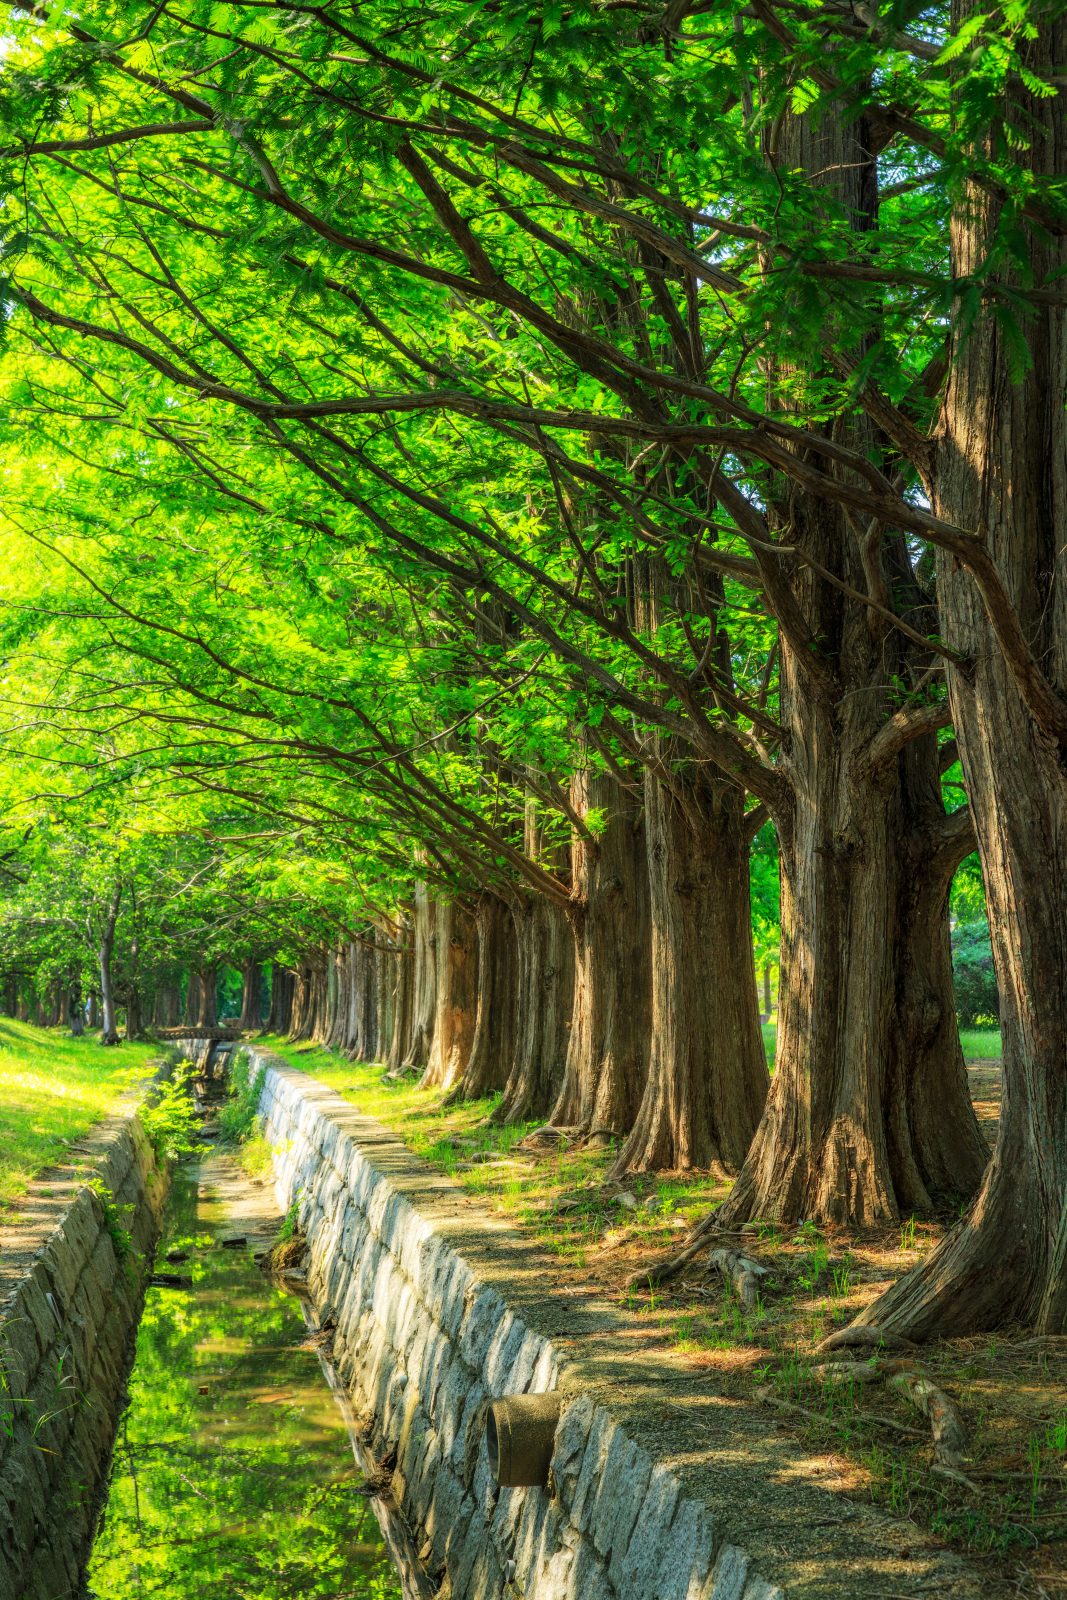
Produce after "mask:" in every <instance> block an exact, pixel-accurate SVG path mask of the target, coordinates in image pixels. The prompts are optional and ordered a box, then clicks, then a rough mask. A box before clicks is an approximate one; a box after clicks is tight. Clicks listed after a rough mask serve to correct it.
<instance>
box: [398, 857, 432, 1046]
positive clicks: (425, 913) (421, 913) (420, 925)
mask: <svg viewBox="0 0 1067 1600" xmlns="http://www.w3.org/2000/svg"><path fill="white" fill-rule="evenodd" d="M412 959H413V961H414V964H415V971H414V992H413V997H412V1021H411V1042H410V1044H409V1045H408V1049H407V1052H406V1054H405V1056H404V1060H403V1062H402V1066H403V1067H405V1068H408V1069H414V1068H417V1067H425V1066H426V1065H427V1063H428V1062H429V1059H430V1050H431V1048H432V1046H433V1030H434V1021H435V1018H436V1016H437V901H436V900H435V899H434V898H433V896H431V894H430V893H429V890H428V889H427V887H426V885H425V884H424V883H417V884H416V885H415V936H414V950H413V956H412Z"/></svg>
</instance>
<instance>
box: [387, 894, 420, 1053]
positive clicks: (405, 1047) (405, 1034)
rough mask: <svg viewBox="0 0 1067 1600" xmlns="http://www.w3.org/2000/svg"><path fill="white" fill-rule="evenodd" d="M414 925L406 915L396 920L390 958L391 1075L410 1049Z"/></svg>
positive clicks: (413, 978) (412, 1015)
mask: <svg viewBox="0 0 1067 1600" xmlns="http://www.w3.org/2000/svg"><path fill="white" fill-rule="evenodd" d="M413 931H414V930H413V926H412V924H411V922H410V921H409V919H408V917H407V916H406V915H402V916H401V917H400V921H399V928H398V933H397V949H396V954H395V955H394V957H393V971H394V979H393V983H394V996H395V998H394V1001H393V1034H392V1038H391V1039H390V1040H389V1054H388V1057H387V1064H388V1068H389V1071H390V1072H391V1073H397V1072H399V1071H400V1068H401V1064H402V1063H403V1061H404V1060H405V1058H406V1056H407V1054H408V1051H409V1050H410V1049H411V1046H412V1030H413V1024H414V1001H415V960H414V953H413V951H412V949H411V939H412V935H413Z"/></svg>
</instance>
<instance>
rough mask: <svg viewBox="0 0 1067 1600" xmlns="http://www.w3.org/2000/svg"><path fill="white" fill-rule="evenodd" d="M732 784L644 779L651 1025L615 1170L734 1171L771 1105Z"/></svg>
mask: <svg viewBox="0 0 1067 1600" xmlns="http://www.w3.org/2000/svg"><path fill="white" fill-rule="evenodd" d="M744 805H745V795H744V791H743V790H742V789H740V788H738V787H737V786H736V785H734V784H727V783H692V782H690V781H688V780H687V779H685V778H683V777H681V776H679V778H678V781H677V782H676V783H675V784H674V785H673V787H670V788H669V787H668V786H667V785H666V784H665V783H663V782H662V781H661V780H660V779H659V778H658V777H657V776H656V775H655V773H653V772H651V771H648V772H646V776H645V814H646V831H647V837H648V869H649V881H650V889H651V921H652V951H651V975H652V997H651V1007H652V1013H651V1014H652V1027H651V1057H650V1065H649V1074H648V1082H647V1084H646V1086H645V1093H644V1097H643V1099H642V1101H641V1109H640V1112H639V1114H638V1117H637V1121H636V1123H635V1125H634V1128H633V1131H632V1132H631V1134H630V1137H629V1139H628V1140H627V1141H626V1144H625V1145H624V1147H623V1149H622V1151H621V1152H620V1154H619V1158H618V1160H617V1162H616V1163H615V1166H614V1168H613V1169H612V1170H613V1173H614V1174H615V1175H616V1176H621V1175H622V1174H624V1173H626V1172H635V1171H637V1172H643V1171H649V1170H652V1169H663V1168H674V1169H681V1168H687V1167H704V1168H707V1167H717V1168H724V1169H725V1170H727V1171H729V1172H736V1171H737V1170H738V1168H739V1167H740V1166H741V1163H742V1162H743V1161H744V1159H745V1155H746V1154H747V1151H748V1147H749V1145H750V1144H751V1142H752V1136H753V1134H754V1133H755V1131H756V1127H757V1125H758V1123H759V1119H760V1114H761V1113H762V1111H763V1104H764V1101H765V1100H766V1097H767V1081H768V1077H767V1064H766V1058H765V1056H764V1051H763V1040H762V1037H761V1035H760V1030H759V1012H758V1009H757V1005H756V975H755V969H754V966H753V961H752V927H751V903H750V894H749V877H748V853H749V841H748V830H747V827H746V823H745V815H744Z"/></svg>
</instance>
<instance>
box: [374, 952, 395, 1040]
mask: <svg viewBox="0 0 1067 1600" xmlns="http://www.w3.org/2000/svg"><path fill="white" fill-rule="evenodd" d="M388 938H389V935H388V933H387V932H386V931H385V930H384V929H383V928H379V929H378V930H377V940H378V942H377V945H376V947H375V951H374V972H375V978H376V982H377V995H376V1005H375V1017H376V1021H377V1028H376V1030H375V1040H374V1056H373V1060H374V1061H376V1062H380V1063H382V1064H383V1065H384V1063H385V1062H386V1061H387V1060H388V1058H389V1045H390V1042H391V1040H392V1037H393V1017H394V1007H395V1003H396V995H395V992H394V976H395V975H394V971H393V959H392V951H391V950H390V948H389V945H388Z"/></svg>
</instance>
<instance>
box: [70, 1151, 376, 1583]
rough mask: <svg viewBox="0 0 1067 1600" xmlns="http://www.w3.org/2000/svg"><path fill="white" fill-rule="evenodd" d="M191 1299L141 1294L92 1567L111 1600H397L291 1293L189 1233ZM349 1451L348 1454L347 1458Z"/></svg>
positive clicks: (176, 1226)
mask: <svg viewBox="0 0 1067 1600" xmlns="http://www.w3.org/2000/svg"><path fill="white" fill-rule="evenodd" d="M173 1214H174V1222H173V1225H172V1228H173V1231H172V1232H171V1235H170V1237H169V1239H168V1242H167V1246H166V1248H168V1249H173V1248H176V1247H179V1246H180V1247H181V1248H187V1249H188V1250H189V1253H190V1262H189V1268H185V1267H183V1271H185V1270H191V1271H192V1275H193V1279H194V1287H193V1290H192V1291H191V1292H190V1293H184V1292H179V1293H174V1292H170V1291H165V1292H156V1293H152V1294H150V1295H149V1298H148V1303H147V1305H146V1310H145V1316H144V1319H143V1322H142V1324H141V1329H140V1332H139V1335H138V1343H137V1358H136V1363H135V1366H134V1371H133V1376H132V1378H131V1382H130V1393H131V1403H130V1407H129V1410H128V1412H127V1414H126V1417H125V1418H124V1421H123V1426H122V1429H121V1430H120V1434H119V1439H118V1442H117V1445H116V1451H115V1463H114V1468H113V1473H112V1483H111V1492H110V1496H109V1500H108V1505H107V1511H106V1514H105V1518H104V1521H103V1523H102V1526H101V1530H100V1533H99V1536H98V1538H97V1542H96V1548H95V1551H94V1555H93V1563H92V1567H91V1571H90V1583H91V1585H92V1588H93V1589H94V1590H96V1591H97V1592H98V1593H99V1594H100V1595H102V1596H107V1600H147V1597H148V1596H154V1595H156V1594H161V1593H163V1592H164V1591H165V1592H166V1593H167V1595H168V1596H169V1597H171V1600H292V1597H294V1596H301V1597H308V1600H315V1597H320V1600H348V1597H351V1600H399V1596H400V1594H401V1590H400V1585H399V1580H398V1578H397V1576H396V1572H395V1570H394V1568H393V1567H392V1565H391V1563H390V1561H389V1559H388V1556H387V1554H386V1552H385V1549H384V1547H383V1544H382V1540H381V1535H380V1532H379V1529H378V1525H377V1522H376V1520H375V1518H374V1514H373V1511H372V1510H371V1508H370V1507H369V1505H368V1503H367V1501H366V1500H365V1499H364V1498H363V1497H362V1496H360V1495H359V1494H358V1493H357V1492H356V1486H357V1484H358V1483H359V1482H360V1481H361V1478H362V1475H361V1474H360V1473H358V1472H357V1470H356V1468H355V1464H354V1462H352V1460H351V1456H350V1455H349V1445H348V1440H347V1438H346V1435H345V1432H344V1428H343V1425H342V1422H341V1419H340V1417H339V1414H338V1412H337V1410H336V1407H335V1404H334V1401H333V1398H332V1396H331V1395H330V1393H329V1390H328V1389H327V1387H326V1385H325V1383H324V1381H323V1378H322V1374H321V1371H320V1368H319V1364H318V1360H317V1357H316V1356H315V1355H314V1353H313V1352H311V1351H309V1350H304V1349H301V1348H300V1345H301V1342H302V1340H303V1339H304V1337H305V1334H306V1330H305V1328H304V1324H303V1321H302V1319H301V1316H300V1313H299V1310H298V1308H297V1305H296V1303H295V1301H293V1300H292V1299H291V1297H289V1296H288V1295H284V1294H282V1293H280V1292H279V1291H278V1290H276V1289H275V1288H274V1287H273V1286H272V1285H271V1284H270V1283H269V1282H268V1281H267V1280H266V1279H265V1278H263V1277H262V1276H261V1275H260V1273H259V1272H258V1270H257V1269H256V1267H255V1266H254V1264H253V1263H252V1261H251V1258H250V1256H249V1255H248V1254H247V1253H246V1252H244V1251H239V1252H237V1251H228V1250H227V1251H223V1250H221V1249H219V1248H218V1247H217V1245H216V1244H215V1242H214V1241H211V1244H210V1247H209V1246H208V1240H207V1239H206V1238H205V1237H204V1235H203V1233H202V1232H201V1233H199V1234H198V1233H196V1232H195V1194H191V1193H189V1191H188V1190H187V1188H186V1186H185V1184H184V1183H181V1181H180V1180H179V1188H178V1190H177V1192H176V1194H175V1199H174V1211H173ZM346 1460H347V1461H348V1462H349V1465H348V1466H347V1468H346V1467H345V1462H346Z"/></svg>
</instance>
